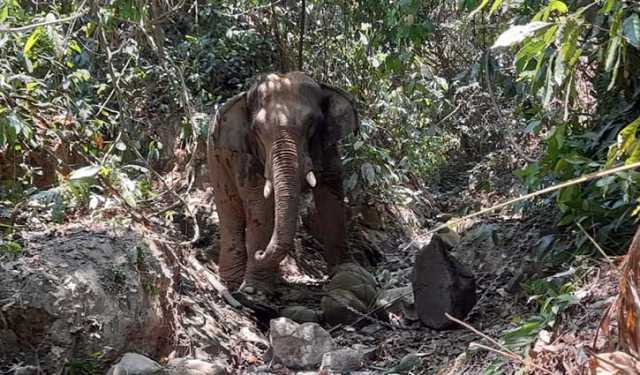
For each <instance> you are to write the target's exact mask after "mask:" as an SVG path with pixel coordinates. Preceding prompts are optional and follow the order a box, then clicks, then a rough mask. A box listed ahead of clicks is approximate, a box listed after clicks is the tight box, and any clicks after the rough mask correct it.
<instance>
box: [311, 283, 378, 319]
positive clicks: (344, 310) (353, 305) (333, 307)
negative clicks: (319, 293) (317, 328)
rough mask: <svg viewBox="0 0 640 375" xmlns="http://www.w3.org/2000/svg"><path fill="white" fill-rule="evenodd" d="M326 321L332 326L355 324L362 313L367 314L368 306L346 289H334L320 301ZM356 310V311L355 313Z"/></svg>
mask: <svg viewBox="0 0 640 375" xmlns="http://www.w3.org/2000/svg"><path fill="white" fill-rule="evenodd" d="M320 307H321V308H322V312H323V315H322V316H323V318H324V321H325V322H327V323H329V324H331V325H334V326H335V325H338V324H353V323H354V322H355V321H356V320H358V319H359V318H360V317H361V314H358V313H357V312H360V313H366V312H367V306H366V305H365V304H364V303H362V301H361V300H360V299H359V298H358V297H356V296H355V295H354V294H353V293H352V292H350V291H348V290H344V289H334V290H332V291H330V292H329V293H328V294H327V295H326V296H324V297H322V300H321V301H320ZM354 310H355V311H354Z"/></svg>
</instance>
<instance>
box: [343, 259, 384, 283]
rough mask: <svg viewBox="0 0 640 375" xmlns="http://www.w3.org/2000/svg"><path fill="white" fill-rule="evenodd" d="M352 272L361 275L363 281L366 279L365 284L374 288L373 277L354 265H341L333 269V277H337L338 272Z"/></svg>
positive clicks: (374, 281) (374, 279) (362, 268)
mask: <svg viewBox="0 0 640 375" xmlns="http://www.w3.org/2000/svg"><path fill="white" fill-rule="evenodd" d="M345 271H346V272H352V273H357V274H359V275H361V276H362V277H363V278H364V279H366V281H367V283H368V284H369V285H372V286H376V285H377V282H376V278H375V277H373V275H372V274H371V273H369V271H367V270H366V269H365V268H364V267H362V266H360V265H358V264H355V263H342V264H340V265H338V266H336V268H335V269H334V272H333V273H334V275H337V274H338V273H340V272H345Z"/></svg>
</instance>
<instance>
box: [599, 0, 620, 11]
mask: <svg viewBox="0 0 640 375" xmlns="http://www.w3.org/2000/svg"><path fill="white" fill-rule="evenodd" d="M617 2H618V0H606V1H605V3H604V5H603V6H602V8H600V13H602V14H606V13H609V12H611V10H612V9H613V6H614V5H616V3H617Z"/></svg>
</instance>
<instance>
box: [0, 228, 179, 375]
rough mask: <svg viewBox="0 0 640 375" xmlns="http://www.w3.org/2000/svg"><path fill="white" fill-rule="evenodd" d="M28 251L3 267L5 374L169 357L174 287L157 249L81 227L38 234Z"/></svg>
mask: <svg viewBox="0 0 640 375" xmlns="http://www.w3.org/2000/svg"><path fill="white" fill-rule="evenodd" d="M94 229H95V228H94ZM24 243H25V245H24V249H23V251H22V253H21V254H20V255H19V256H15V257H12V258H6V257H5V259H0V301H2V302H1V303H2V317H3V319H4V323H5V324H2V325H0V368H1V367H2V364H3V363H5V364H11V363H19V362H23V363H40V364H42V366H44V368H43V370H45V372H46V371H50V372H52V373H55V372H57V371H55V370H57V369H60V368H61V366H63V365H64V363H66V362H68V361H69V360H70V359H91V358H93V357H94V356H95V353H100V354H101V358H102V359H103V360H104V361H105V362H110V361H113V360H115V359H116V358H117V357H119V356H120V355H121V354H122V353H124V352H126V351H128V350H133V349H135V350H136V351H142V352H145V353H153V354H154V355H158V356H160V355H166V354H168V350H169V347H170V345H171V344H172V342H171V341H172V339H173V337H174V331H173V327H172V324H171V315H170V314H168V311H167V310H169V311H170V309H171V306H170V305H169V304H168V303H167V301H166V297H167V293H168V291H167V290H168V289H170V288H169V284H170V282H171V280H170V277H169V272H168V270H167V268H166V266H164V265H163V264H162V263H161V262H160V261H159V260H158V257H159V256H160V254H158V250H157V249H156V248H155V246H153V244H149V243H147V242H145V241H144V240H142V239H141V238H140V237H138V236H137V235H136V234H134V233H133V232H132V231H123V232H121V233H116V232H115V231H111V230H109V229H107V228H103V229H102V230H92V231H89V230H87V229H85V228H83V227H80V226H78V227H72V228H69V229H68V230H66V231H65V232H64V233H59V232H53V231H52V232H46V233H44V232H41V233H37V232H36V233H34V232H31V233H29V234H28V235H26V238H25V239H24ZM0 256H2V255H0ZM34 348H37V351H36V350H34Z"/></svg>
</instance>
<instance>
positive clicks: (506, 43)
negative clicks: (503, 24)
mask: <svg viewBox="0 0 640 375" xmlns="http://www.w3.org/2000/svg"><path fill="white" fill-rule="evenodd" d="M551 25H553V24H552V23H550V22H540V21H535V22H530V23H528V24H526V25H516V26H511V27H510V28H509V29H508V30H507V31H505V32H503V33H502V34H500V36H499V37H498V39H497V40H496V42H495V43H494V44H493V46H491V48H499V47H510V46H513V45H516V44H519V43H521V42H522V41H523V40H525V39H526V38H527V37H529V36H531V35H533V34H535V33H536V32H537V31H540V30H543V29H545V28H547V27H549V26H551Z"/></svg>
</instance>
